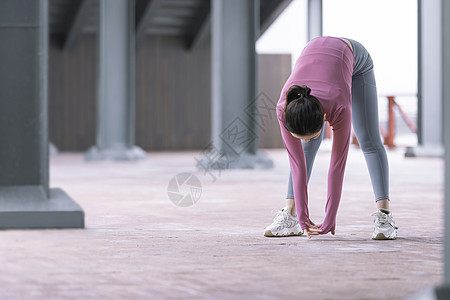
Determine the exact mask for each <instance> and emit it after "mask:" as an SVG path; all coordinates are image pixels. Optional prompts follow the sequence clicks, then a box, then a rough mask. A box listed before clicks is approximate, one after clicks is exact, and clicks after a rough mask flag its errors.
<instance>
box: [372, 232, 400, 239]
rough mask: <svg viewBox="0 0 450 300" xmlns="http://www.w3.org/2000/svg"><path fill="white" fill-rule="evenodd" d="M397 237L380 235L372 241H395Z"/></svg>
mask: <svg viewBox="0 0 450 300" xmlns="http://www.w3.org/2000/svg"><path fill="white" fill-rule="evenodd" d="M396 238H397V237H393V238H392V237H386V236H385V235H384V234H383V233H378V234H377V235H376V236H375V237H372V240H395V239H396Z"/></svg>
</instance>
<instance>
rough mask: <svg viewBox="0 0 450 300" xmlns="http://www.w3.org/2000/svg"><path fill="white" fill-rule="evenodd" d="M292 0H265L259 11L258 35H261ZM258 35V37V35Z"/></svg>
mask: <svg viewBox="0 0 450 300" xmlns="http://www.w3.org/2000/svg"><path fill="white" fill-rule="evenodd" d="M291 2H292V0H281V1H266V2H265V4H266V5H264V9H262V10H261V11H260V27H259V28H260V29H259V36H261V35H262V34H263V33H264V32H265V31H266V30H267V29H268V28H269V26H270V25H272V23H273V22H274V21H275V20H276V19H277V18H278V16H279V15H280V14H281V13H282V12H283V11H284V9H285V8H286V7H288V5H289V4H291ZM259 36H258V37H259Z"/></svg>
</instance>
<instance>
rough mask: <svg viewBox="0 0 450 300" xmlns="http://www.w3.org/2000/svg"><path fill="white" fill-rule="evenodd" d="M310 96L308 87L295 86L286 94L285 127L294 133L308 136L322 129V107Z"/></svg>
mask: <svg viewBox="0 0 450 300" xmlns="http://www.w3.org/2000/svg"><path fill="white" fill-rule="evenodd" d="M310 94H311V89H310V88H309V87H307V86H306V85H293V86H291V87H290V88H289V90H288V91H287V93H286V106H285V108H284V117H285V121H284V126H285V127H286V129H287V130H289V131H290V132H292V133H295V134H298V135H302V136H306V135H311V134H314V133H317V132H319V131H320V129H322V125H323V114H324V113H323V109H322V105H321V104H320V102H319V100H318V99H317V98H316V97H314V96H312V95H310Z"/></svg>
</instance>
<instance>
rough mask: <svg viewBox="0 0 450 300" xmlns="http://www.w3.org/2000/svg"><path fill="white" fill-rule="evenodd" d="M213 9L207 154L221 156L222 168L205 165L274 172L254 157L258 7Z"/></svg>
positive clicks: (242, 2) (221, 1) (222, 1)
mask: <svg viewBox="0 0 450 300" xmlns="http://www.w3.org/2000/svg"><path fill="white" fill-rule="evenodd" d="M211 7H212V13H211V22H212V49H211V51H212V55H211V65H212V66H211V67H212V70H211V71H212V72H211V74H212V89H211V91H212V105H211V108H212V112H211V122H212V132H211V134H212V147H213V149H212V150H211V151H213V152H217V153H220V155H218V156H216V157H217V158H218V160H220V162H214V161H208V162H207V164H208V168H222V169H226V168H257V167H261V168H269V167H272V166H273V163H272V161H271V160H270V159H269V158H268V157H267V156H266V155H265V154H264V153H262V152H261V151H258V126H259V124H258V121H259V120H258V112H257V111H258V108H257V105H258V99H257V98H258V97H257V93H256V91H257V72H256V68H257V61H256V59H257V56H256V50H255V41H256V38H257V36H258V31H259V1H258V0H212V3H211ZM274 109H275V108H274ZM223 163H225V164H226V165H225V166H224V165H223ZM200 164H201V165H203V166H204V165H205V163H204V162H202V163H200Z"/></svg>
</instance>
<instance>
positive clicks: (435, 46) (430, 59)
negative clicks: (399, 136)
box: [406, 0, 444, 157]
mask: <svg viewBox="0 0 450 300" xmlns="http://www.w3.org/2000/svg"><path fill="white" fill-rule="evenodd" d="M442 21H443V20H442V11H441V0H419V1H418V112H417V114H418V115H417V117H418V122H417V123H418V124H417V125H418V126H417V134H418V142H419V145H418V146H417V147H415V148H408V150H407V151H406V156H409V157H414V156H424V157H442V156H443V154H444V145H443V132H442V126H443V114H442V101H441V99H442Z"/></svg>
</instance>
